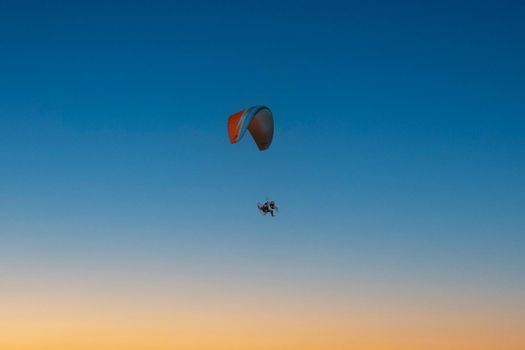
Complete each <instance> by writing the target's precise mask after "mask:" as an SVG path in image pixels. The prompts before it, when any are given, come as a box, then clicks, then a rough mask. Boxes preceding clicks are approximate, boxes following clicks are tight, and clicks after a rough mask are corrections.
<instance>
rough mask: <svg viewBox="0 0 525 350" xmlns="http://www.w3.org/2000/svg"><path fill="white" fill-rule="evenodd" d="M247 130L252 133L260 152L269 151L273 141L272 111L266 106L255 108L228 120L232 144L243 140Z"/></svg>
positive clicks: (238, 113)
mask: <svg viewBox="0 0 525 350" xmlns="http://www.w3.org/2000/svg"><path fill="white" fill-rule="evenodd" d="M246 130H249V131H250V134H252V137H253V139H254V141H255V143H256V144H257V147H259V150H260V151H264V150H266V149H268V147H270V145H271V143H272V139H273V115H272V112H271V111H270V109H269V108H268V107H265V106H253V107H250V108H247V109H243V110H242V111H239V112H237V113H234V114H232V115H231V116H230V118H228V136H229V137H230V142H231V143H237V142H238V141H239V140H240V139H242V137H243V136H244V134H245V133H246Z"/></svg>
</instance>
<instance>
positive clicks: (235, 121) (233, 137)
mask: <svg viewBox="0 0 525 350" xmlns="http://www.w3.org/2000/svg"><path fill="white" fill-rule="evenodd" d="M243 113H244V110H242V111H239V112H237V113H235V114H232V115H231V116H230V117H229V118H228V136H229V137H230V142H231V143H236V142H237V141H238V140H239V132H240V131H241V125H240V124H239V119H241V116H242V114H243Z"/></svg>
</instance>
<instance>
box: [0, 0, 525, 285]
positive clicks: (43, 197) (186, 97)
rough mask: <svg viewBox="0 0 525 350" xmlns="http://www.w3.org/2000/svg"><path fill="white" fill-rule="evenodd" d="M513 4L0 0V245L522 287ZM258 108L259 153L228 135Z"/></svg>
mask: <svg viewBox="0 0 525 350" xmlns="http://www.w3.org/2000/svg"><path fill="white" fill-rule="evenodd" d="M524 15H525V7H524V5H523V4H521V3H520V2H517V1H482V2H479V1H460V2H458V1H440V2H439V3H427V2H420V1H399V2H390V1H372V2H366V3H365V2H363V3H359V2H331V1H323V2H312V1H307V2H281V1H275V2H274V1H261V2H244V1H243V2H237V1H232V2H206V1H201V2H182V1H181V2H179V1H177V2H170V3H168V2H166V3H164V2H157V3H155V4H152V3H150V2H138V1H127V2H103V3H97V2H86V3H83V2H30V1H29V2H24V1H16V2H15V1H4V2H2V4H1V5H0V52H1V55H0V233H1V235H2V240H3V243H2V244H1V248H0V253H1V254H0V255H3V256H4V259H7V261H11V262H13V263H14V264H22V263H21V262H22V261H44V262H45V263H49V262H50V261H55V260H56V261H57V264H59V265H60V264H63V265H67V264H73V265H75V263H78V264H82V263H84V262H87V263H93V264H98V263H100V264H104V265H106V266H112V264H117V265H118V264H119V263H120V264H122V266H151V265H148V264H153V265H154V263H155V262H158V263H159V264H160V262H161V261H163V262H165V263H166V264H167V265H169V266H171V265H172V264H178V263H179V262H180V259H182V258H180V257H181V256H182V257H185V258H184V259H187V264H188V266H191V265H193V266H195V264H203V266H204V269H206V268H210V267H211V266H215V264H219V266H223V271H224V272H225V273H226V274H228V272H229V271H230V270H229V269H236V268H239V266H242V265H243V264H246V265H247V266H249V267H250V268H254V269H255V267H258V268H259V269H262V270H263V271H267V273H268V274H269V275H272V274H275V275H279V274H281V273H282V271H283V270H284V271H286V270H287V268H289V269H291V270H292V271H294V273H295V274H301V273H305V272H304V271H305V270H303V269H307V270H308V271H314V272H311V273H312V276H314V277H315V278H319V279H323V278H328V279H330V278H333V280H332V282H333V283H335V284H336V283H337V281H338V280H341V279H342V280H346V279H349V278H351V276H355V274H356V273H359V274H362V275H363V276H375V277H370V278H372V279H373V278H379V279H381V278H382V277H377V276H378V275H379V276H387V275H388V276H394V277H393V278H394V279H396V278H397V277H400V276H401V277H402V276H404V277H405V280H404V281H405V282H406V281H407V280H410V281H412V283H415V284H417V283H420V282H422V283H423V282H424V281H427V279H430V277H429V276H428V275H429V273H431V274H435V275H433V276H435V277H433V278H435V280H434V283H436V284H440V283H443V281H461V283H465V284H466V285H469V283H471V285H473V286H474V285H477V283H483V284H485V285H493V284H494V283H496V284H498V283H499V284H500V285H501V286H502V288H504V289H505V288H507V289H510V290H514V291H515V290H516V289H515V288H517V287H515V285H516V284H517V285H518V286H519V288H522V287H523V283H524V282H525V281H524V280H523V272H524V263H525V261H524V254H523V249H524V243H525V242H524V238H523V233H524V232H525V219H524V215H523V211H524V208H525V162H524V160H525V139H524V136H523V135H524V133H525V120H524V115H525V63H524V62H525V44H524V43H525V24H524V23H523V17H524ZM254 104H265V105H267V106H269V107H270V108H271V109H272V110H273V113H274V117H275V123H276V134H275V138H274V143H273V145H272V147H271V148H270V149H269V150H268V151H267V152H259V151H258V150H257V148H256V146H255V144H254V143H253V142H252V141H251V140H250V139H249V137H246V138H245V139H243V140H242V142H241V143H240V144H237V145H230V144H229V142H228V138H227V134H226V121H227V117H228V116H229V115H230V114H231V113H234V112H236V111H238V110H240V109H242V108H245V107H248V106H250V105H254ZM266 196H269V197H271V198H273V199H275V200H276V201H277V202H278V204H279V205H280V208H281V215H280V216H279V217H278V218H276V219H270V218H268V217H262V216H260V215H259V214H258V212H257V210H256V207H255V204H256V203H257V202H258V201H262V200H264V199H265V197H266ZM10 259H11V260H10ZM102 261H103V262H102ZM151 261H153V263H151ZM16 266H19V265H16ZM119 266H120V265H119ZM255 270H257V269H255ZM259 271H260V270H259ZM294 273H290V274H289V275H286V276H287V277H288V278H291V276H295V275H294ZM325 276H333V277H325ZM466 276H468V277H466ZM314 277H313V278H314ZM385 278H386V277H385ZM458 283H460V282H458ZM513 288H514V289H513Z"/></svg>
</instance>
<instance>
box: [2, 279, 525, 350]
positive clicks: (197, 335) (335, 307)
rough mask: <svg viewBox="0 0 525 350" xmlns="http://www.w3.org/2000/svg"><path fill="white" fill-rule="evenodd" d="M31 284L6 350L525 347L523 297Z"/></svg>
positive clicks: (19, 296)
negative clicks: (520, 301) (520, 302)
mask: <svg viewBox="0 0 525 350" xmlns="http://www.w3.org/2000/svg"><path fill="white" fill-rule="evenodd" d="M19 287H20V286H19ZM25 287H26V288H24V290H22V289H21V288H17V290H16V291H12V292H11V293H7V292H3V293H2V298H1V299H0V329H1V333H0V349H9V350H48V349H49V350H51V349H52V350H62V349H63V350H66V349H67V350H70V349H79V350H95V349H96V350H101V349H108V350H110V349H111V350H135V349H137V350H138V349H152V350H168V349H189V350H212V349H213V350H241V349H242V350H244V349H250V350H317V349H331V350H343V349H345V350H346V349H364V350H368V349H399V350H419V349H425V350H433V349H436V350H438V349H439V350H442V349H448V350H485V349H486V350H489V349H490V350H493V349H506V350H521V349H523V348H524V346H525V335H524V334H525V322H524V318H525V317H524V316H523V313H522V312H520V309H521V311H523V305H511V304H510V303H508V302H507V301H502V300H499V299H498V300H495V301H494V302H493V303H491V302H490V301H489V300H484V302H480V301H476V300H474V301H472V300H470V301H469V300H468V298H465V297H464V296H463V297H461V298H460V297H458V298H456V299H454V298H450V297H449V298H447V299H439V298H429V297H428V295H427V299H426V300H424V299H423V298H419V299H418V298H416V299H414V300H410V298H408V297H403V296H400V295H395V293H394V294H389V292H381V291H379V292H378V291H375V292H373V293H372V292H370V293H369V294H367V293H366V292H360V293H352V291H351V290H349V292H348V294H347V295H330V293H328V292H326V291H323V290H320V291H313V292H312V291H303V292H302V293H301V291H299V290H293V289H292V290H288V291H286V292H284V293H271V292H269V291H266V292H261V293H254V292H253V290H251V289H250V288H245V289H241V290H236V288H234V287H232V286H230V287H228V288H225V289H221V288H215V289H214V288H213V286H211V285H203V286H200V287H198V288H195V289H194V290H192V288H191V287H189V286H186V287H180V286H179V287H175V286H171V287H169V288H165V289H164V290H160V289H159V290H156V289H155V288H152V287H139V288H135V289H133V290H127V288H129V286H120V287H119V286H117V285H113V286H112V287H111V288H109V289H104V288H101V287H102V286H101V285H98V286H93V285H89V286H76V287H65V286H55V287H56V288H53V286H52V285H49V286H46V287H42V286H40V288H39V289H34V288H31V286H30V285H26V286H25ZM33 287H36V286H33ZM83 287H86V288H83ZM216 287H217V286H216ZM253 288H255V287H253ZM383 293H384V294H383Z"/></svg>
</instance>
